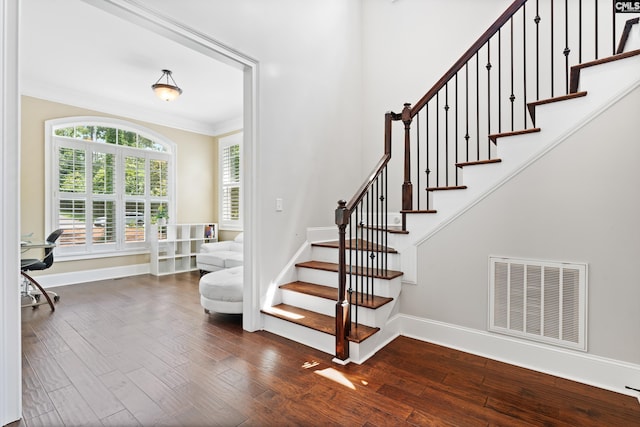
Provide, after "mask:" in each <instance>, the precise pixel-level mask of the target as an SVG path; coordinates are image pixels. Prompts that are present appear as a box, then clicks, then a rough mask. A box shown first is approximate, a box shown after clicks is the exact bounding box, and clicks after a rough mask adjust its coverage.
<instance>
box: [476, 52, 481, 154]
mask: <svg viewBox="0 0 640 427" xmlns="http://www.w3.org/2000/svg"><path fill="white" fill-rule="evenodd" d="M476 160H480V52H479V51H478V52H476Z"/></svg>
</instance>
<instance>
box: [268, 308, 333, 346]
mask: <svg viewBox="0 0 640 427" xmlns="http://www.w3.org/2000/svg"><path fill="white" fill-rule="evenodd" d="M263 318H264V330H265V331H268V332H271V333H274V334H276V335H279V336H281V337H285V338H288V339H290V340H293V341H296V342H299V343H302V344H304V345H308V346H309V347H313V348H315V349H317V350H320V351H323V352H325V353H328V354H335V348H336V338H335V337H334V336H333V335H329V334H325V333H324V332H320V331H316V330H315V329H311V328H307V327H305V326H300V325H298V324H296V323H293V322H289V321H287V320H282V319H279V318H277V317H273V316H269V315H263Z"/></svg>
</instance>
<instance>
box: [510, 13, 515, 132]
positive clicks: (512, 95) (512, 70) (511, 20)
mask: <svg viewBox="0 0 640 427" xmlns="http://www.w3.org/2000/svg"><path fill="white" fill-rule="evenodd" d="M509 22H510V24H511V43H510V44H511V46H510V48H511V60H510V62H511V95H510V96H509V100H510V101H511V130H512V131H513V130H515V123H514V113H515V110H514V101H515V100H516V95H515V94H514V93H513V92H514V83H515V82H514V69H513V17H511V19H510V20H509Z"/></svg>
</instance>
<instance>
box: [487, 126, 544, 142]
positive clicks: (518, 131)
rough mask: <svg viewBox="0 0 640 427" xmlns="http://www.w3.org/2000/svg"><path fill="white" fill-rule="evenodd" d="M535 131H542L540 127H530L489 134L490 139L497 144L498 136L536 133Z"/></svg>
mask: <svg viewBox="0 0 640 427" xmlns="http://www.w3.org/2000/svg"><path fill="white" fill-rule="evenodd" d="M535 132H540V128H530V129H522V130H516V131H513V132H502V133H494V134H491V135H489V139H490V140H491V141H492V142H493V143H494V144H495V143H496V142H497V139H498V138H504V137H507V136H516V135H526V134H528V133H535Z"/></svg>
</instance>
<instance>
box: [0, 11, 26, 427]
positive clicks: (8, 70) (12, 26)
mask: <svg viewBox="0 0 640 427" xmlns="http://www.w3.org/2000/svg"><path fill="white" fill-rule="evenodd" d="M18 25H19V0H0V96H1V97H2V103H0V164H1V165H2V166H1V167H0V173H1V177H0V224H1V225H0V227H1V228H0V231H1V232H2V239H0V272H1V273H0V277H1V280H2V283H1V284H0V312H1V313H2V314H1V315H0V425H5V424H8V423H10V422H12V421H15V420H17V419H19V418H20V417H21V412H22V370H21V354H22V349H21V341H20V336H21V333H20V291H19V289H18V283H19V282H18V280H19V277H20V268H19V262H20V249H19V248H20V232H19V231H18V230H20V181H19V179H20V173H19V172H20V167H19V164H20V94H19V93H20V91H19V88H18V64H19V61H18V53H19V52H18V34H19V31H18Z"/></svg>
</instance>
